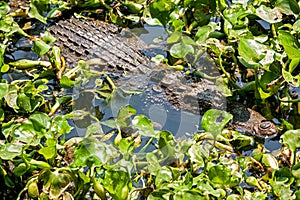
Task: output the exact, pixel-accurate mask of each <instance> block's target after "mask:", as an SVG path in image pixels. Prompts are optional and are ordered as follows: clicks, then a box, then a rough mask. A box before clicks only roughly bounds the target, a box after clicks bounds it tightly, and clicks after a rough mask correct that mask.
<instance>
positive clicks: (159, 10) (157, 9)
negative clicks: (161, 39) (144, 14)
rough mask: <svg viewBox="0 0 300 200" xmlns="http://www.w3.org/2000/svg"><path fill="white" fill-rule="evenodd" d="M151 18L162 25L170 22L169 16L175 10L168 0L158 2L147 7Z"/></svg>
mask: <svg viewBox="0 0 300 200" xmlns="http://www.w3.org/2000/svg"><path fill="white" fill-rule="evenodd" d="M149 8H150V13H151V16H152V17H153V18H157V19H158V20H159V21H160V22H161V23H162V24H163V25H166V24H167V23H168V22H169V20H170V14H171V12H172V11H173V10H174V9H175V4H174V3H173V1H170V0H158V1H154V2H153V3H151V4H150V5H149Z"/></svg>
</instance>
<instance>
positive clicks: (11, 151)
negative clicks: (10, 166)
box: [0, 143, 22, 160]
mask: <svg viewBox="0 0 300 200" xmlns="http://www.w3.org/2000/svg"><path fill="white" fill-rule="evenodd" d="M21 154H22V146H21V145H20V144H10V143H7V144H5V145H4V146H2V147H0V158H2V159H3V160H11V159H13V158H15V157H17V156H20V155H21Z"/></svg>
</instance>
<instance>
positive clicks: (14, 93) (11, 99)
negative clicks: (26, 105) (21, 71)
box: [4, 85, 19, 110]
mask: <svg viewBox="0 0 300 200" xmlns="http://www.w3.org/2000/svg"><path fill="white" fill-rule="evenodd" d="M4 98H5V100H6V103H7V105H8V106H9V107H11V108H13V109H15V110H17V109H19V107H18V105H17V99H18V88H17V86H15V85H10V86H9V89H8V92H7V93H6V95H5V97H4Z"/></svg>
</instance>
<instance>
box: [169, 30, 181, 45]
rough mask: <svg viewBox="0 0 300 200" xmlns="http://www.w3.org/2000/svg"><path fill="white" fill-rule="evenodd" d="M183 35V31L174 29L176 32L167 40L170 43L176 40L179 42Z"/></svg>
mask: <svg viewBox="0 0 300 200" xmlns="http://www.w3.org/2000/svg"><path fill="white" fill-rule="evenodd" d="M181 35H182V33H181V32H180V31H174V32H173V33H172V34H171V35H170V36H169V37H168V39H167V42H168V43H169V44H171V43H175V42H177V41H178V40H179V39H180V37H181Z"/></svg>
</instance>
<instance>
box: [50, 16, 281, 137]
mask: <svg viewBox="0 0 300 200" xmlns="http://www.w3.org/2000/svg"><path fill="white" fill-rule="evenodd" d="M48 30H49V31H50V32H51V33H52V34H53V35H54V36H55V38H56V39H57V40H56V42H55V44H56V45H58V46H60V47H61V49H62V55H63V56H64V58H65V59H66V61H67V63H68V64H69V65H70V66H72V65H73V66H74V65H76V63H77V62H78V61H79V60H81V59H83V60H86V61H87V63H89V64H91V65H95V66H97V67H99V68H100V69H99V70H103V71H105V72H110V73H115V74H119V75H121V76H122V78H120V80H118V81H117V83H116V84H117V85H119V86H122V87H130V85H131V86H133V87H140V88H144V89H146V90H147V91H148V92H150V93H152V94H153V95H155V93H162V94H163V96H164V97H165V98H166V99H167V100H168V102H170V103H171V104H172V105H173V106H174V107H176V108H177V109H181V110H185V111H188V112H192V113H195V114H199V113H201V114H203V112H205V111H206V110H208V109H210V108H216V109H225V108H226V107H228V108H229V109H227V110H228V111H229V112H231V113H232V114H233V115H234V119H233V122H232V127H233V128H234V129H236V130H238V131H241V132H249V133H252V134H254V135H256V136H259V137H265V136H272V135H276V134H277V133H278V129H277V128H276V126H275V124H274V123H272V122H271V121H268V120H266V119H265V118H264V117H263V116H262V115H261V114H259V113H258V112H256V111H254V110H252V109H250V108H246V107H245V106H244V105H242V104H238V103H231V104H230V105H228V106H227V103H226V98H225V97H223V96H222V94H221V92H220V91H218V90H217V88H216V85H215V83H214V82H212V81H209V80H206V79H200V80H198V81H196V82H195V81H192V80H191V79H188V78H186V77H185V76H184V75H183V74H182V72H180V71H172V70H171V69H170V68H169V67H167V66H166V65H163V64H160V65H159V66H156V65H154V64H153V63H152V62H151V61H150V59H149V57H147V56H145V55H144V54H143V53H142V50H144V49H147V48H148V47H147V45H146V44H145V43H143V41H141V40H140V39H139V38H138V37H136V36H135V35H134V34H132V33H131V32H130V31H129V30H127V29H122V28H119V27H118V26H117V25H114V24H111V23H106V22H103V21H98V20H86V19H77V18H75V17H72V18H70V19H62V20H59V21H57V22H56V23H54V24H52V25H51V26H50V27H49V28H48ZM154 88H155V89H154ZM135 89H137V88H135ZM152 94H151V95H152Z"/></svg>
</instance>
